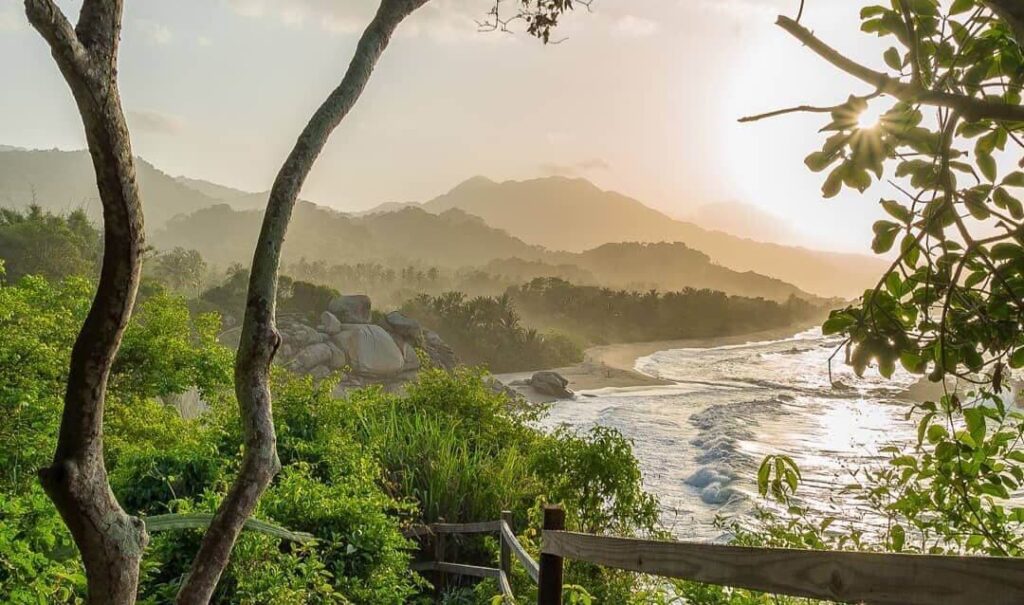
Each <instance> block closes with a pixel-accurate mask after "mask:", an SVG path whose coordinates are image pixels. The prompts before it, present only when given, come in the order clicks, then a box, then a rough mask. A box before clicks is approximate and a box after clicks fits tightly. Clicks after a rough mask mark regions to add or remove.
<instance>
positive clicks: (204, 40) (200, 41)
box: [196, 36, 213, 47]
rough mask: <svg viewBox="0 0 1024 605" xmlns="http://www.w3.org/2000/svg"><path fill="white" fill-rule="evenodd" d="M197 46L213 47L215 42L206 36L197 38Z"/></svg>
mask: <svg viewBox="0 0 1024 605" xmlns="http://www.w3.org/2000/svg"><path fill="white" fill-rule="evenodd" d="M196 46H202V47H207V46H213V40H212V39H210V38H208V37H206V36H196Z"/></svg>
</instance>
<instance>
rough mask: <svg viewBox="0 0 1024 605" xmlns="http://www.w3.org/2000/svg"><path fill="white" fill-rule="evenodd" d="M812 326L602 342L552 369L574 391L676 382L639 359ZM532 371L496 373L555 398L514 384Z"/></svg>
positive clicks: (536, 397)
mask: <svg viewBox="0 0 1024 605" xmlns="http://www.w3.org/2000/svg"><path fill="white" fill-rule="evenodd" d="M810 327H812V326H810V325H805V324H799V325H791V326H787V327H784V328H774V329H771V330H762V331H759V332H751V333H748V334H734V335H730V336H715V337H709V338H687V339H682V340H659V341H652V342H631V343H622V344H613V345H602V346H598V347H591V348H589V349H587V350H586V351H585V352H584V354H583V361H582V362H580V363H578V364H576V365H572V366H568V367H564V368H555V369H554V370H553V371H555V372H558V373H559V374H561V375H562V376H564V377H565V378H566V379H567V380H568V381H569V388H570V389H572V390H573V391H591V390H595V389H604V388H633V387H651V386H662V385H669V384H673V383H672V381H671V380H663V379H661V378H655V377H653V376H648V375H646V374H642V373H640V372H637V371H636V370H635V369H633V368H634V366H635V365H636V360H637V359H639V358H640V357H645V356H647V355H651V354H652V353H656V352H658V351H665V350H669V349H689V348H711V347H722V346H728V345H736V344H743V343H747V342H757V341H762V340H778V339H780V338H786V337H788V336H792V335H794V334H797V333H799V332H802V331H804V330H807V329H808V328H810ZM532 374H533V372H515V373H510V374H496V375H495V378H497V379H498V380H500V381H501V382H502V383H504V384H506V385H509V386H511V387H512V388H514V389H515V390H516V391H518V392H519V393H521V394H522V395H523V396H525V397H526V398H527V399H529V400H530V401H533V402H537V403H541V402H548V401H554V399H555V398H553V397H549V396H545V395H541V394H539V393H537V392H536V391H534V390H533V389H531V388H530V387H526V386H517V385H514V384H512V383H513V382H515V381H518V380H523V379H526V378H529V377H530V375H532Z"/></svg>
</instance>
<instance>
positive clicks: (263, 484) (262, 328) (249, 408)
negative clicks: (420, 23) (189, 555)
mask: <svg viewBox="0 0 1024 605" xmlns="http://www.w3.org/2000/svg"><path fill="white" fill-rule="evenodd" d="M426 2H427V0H383V1H382V2H381V4H380V7H379V8H378V10H377V14H376V15H375V16H374V18H373V21H371V22H370V24H369V26H367V28H366V30H365V31H364V32H363V35H362V37H360V39H359V43H358V45H357V47H356V51H355V55H354V56H353V57H352V61H351V63H350V64H349V66H348V70H347V71H346V72H345V76H344V78H343V79H342V81H341V84H340V85H339V86H338V87H337V88H335V89H334V91H333V92H331V94H330V95H329V96H328V97H327V100H326V101H324V103H323V104H322V105H321V106H320V107H319V109H317V111H316V112H315V113H314V114H313V117H312V118H311V119H310V121H309V123H308V124H307V125H306V127H305V128H304V129H303V131H302V133H301V134H300V135H299V138H298V140H297V141H296V142H295V147H294V148H293V149H292V151H291V153H290V154H289V155H288V158H287V159H286V160H285V162H284V165H283V166H282V167H281V170H280V172H279V173H278V175H277V178H276V179H275V181H274V185H273V187H272V188H271V190H270V198H269V200H268V201H267V210H266V213H265V214H264V216H263V227H262V229H261V231H260V236H259V239H258V240H257V243H256V251H255V254H254V255H253V262H252V269H251V272H250V276H249V291H248V295H247V297H246V306H245V318H244V320H243V322H242V334H241V341H240V343H239V346H238V353H237V356H236V357H235V394H236V396H237V398H238V403H239V407H240V409H241V417H242V423H243V428H244V432H245V453H244V456H243V459H242V465H241V468H240V470H239V472H238V476H237V477H236V479H235V482H234V483H233V484H232V486H231V489H230V490H229V491H228V494H227V496H226V497H225V498H224V500H223V501H222V502H221V505H220V507H219V508H218V510H217V513H216V515H215V516H214V518H213V521H212V522H211V523H210V529H209V530H208V531H207V533H206V535H205V536H204V537H203V543H202V545H201V546H200V549H199V552H198V553H197V554H196V557H195V559H194V561H193V563H192V569H191V571H190V573H189V576H188V577H187V579H186V580H185V583H184V584H183V585H182V588H181V591H180V592H179V593H178V598H177V602H178V603H179V605H185V604H188V605H202V604H205V603H207V602H209V599H210V597H211V595H212V594H213V590H214V588H215V587H216V585H217V582H218V580H219V579H220V576H221V573H223V571H224V568H225V566H226V565H227V563H228V559H229V557H230V554H231V549H232V547H233V546H234V544H235V540H237V538H238V534H239V532H241V530H242V527H243V526H244V524H245V521H246V519H248V518H249V516H250V515H251V514H252V512H253V509H254V508H255V507H256V503H257V502H258V501H259V498H260V496H261V495H262V494H263V492H264V491H265V490H266V488H267V486H268V485H269V484H270V481H271V479H273V477H274V475H275V474H277V471H278V470H279V469H280V462H279V460H278V457H277V438H276V435H275V433H274V423H273V415H272V409H271V395H270V389H269V386H268V379H269V374H270V364H271V362H272V361H273V358H274V354H275V353H276V352H277V348H278V346H279V345H280V342H281V339H280V336H279V335H278V332H277V329H276V327H275V325H274V313H275V300H276V298H277V273H278V268H279V265H280V260H281V247H282V246H283V244H284V239H285V234H286V233H287V230H288V223H289V222H290V220H291V215H292V210H293V208H294V206H295V201H296V199H297V198H298V195H299V191H300V190H301V189H302V184H303V183H304V182H305V179H306V177H307V176H308V175H309V172H310V170H311V169H312V168H313V164H314V162H315V161H316V159H317V157H318V156H319V155H320V152H321V151H322V150H323V147H324V145H325V144H326V143H327V139H328V137H329V136H330V134H331V132H333V131H334V129H335V128H336V127H337V126H338V124H340V123H341V121H342V119H344V117H345V116H346V115H347V114H348V112H349V111H350V110H351V109H352V107H353V106H354V105H355V103H356V101H357V100H358V99H359V97H360V95H361V94H362V91H363V89H364V88H365V86H366V83H367V81H368V80H369V78H370V74H371V73H372V72H373V69H374V67H375V66H376V64H377V61H378V60H379V59H380V57H381V54H382V53H383V52H384V49H385V48H386V47H387V45H388V42H389V41H390V39H391V35H392V33H393V32H394V30H395V28H396V27H397V26H398V25H399V23H401V22H402V20H403V19H405V18H406V17H407V16H408V15H410V14H411V13H412V12H413V11H414V10H416V9H417V8H419V7H420V6H422V5H423V4H425V3H426Z"/></svg>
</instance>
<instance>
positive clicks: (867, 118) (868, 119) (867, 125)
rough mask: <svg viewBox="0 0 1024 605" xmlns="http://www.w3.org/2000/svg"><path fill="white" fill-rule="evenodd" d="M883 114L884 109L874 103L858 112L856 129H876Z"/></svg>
mask: <svg viewBox="0 0 1024 605" xmlns="http://www.w3.org/2000/svg"><path fill="white" fill-rule="evenodd" d="M884 113H885V109H884V108H883V107H882V106H881V104H879V103H874V104H871V105H868V106H867V109H865V110H864V111H862V112H860V115H858V116H857V128H859V129H861V130H871V129H872V128H875V127H877V126H878V125H879V124H880V123H881V121H882V114H884Z"/></svg>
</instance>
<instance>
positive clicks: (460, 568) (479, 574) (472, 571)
mask: <svg viewBox="0 0 1024 605" xmlns="http://www.w3.org/2000/svg"><path fill="white" fill-rule="evenodd" d="M409 569H411V570H413V571H436V572H442V573H448V574H454V575H462V576H473V577H474V578H494V579H495V580H497V582H498V589H500V590H501V593H502V594H503V595H505V596H507V597H509V598H515V595H513V594H512V584H510V583H509V581H508V576H506V575H505V572H503V571H501V570H500V569H497V568H494V567H480V566H477V565H463V564H461V563H445V562H443V561H440V562H439V561H417V562H415V563H410V564H409Z"/></svg>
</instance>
